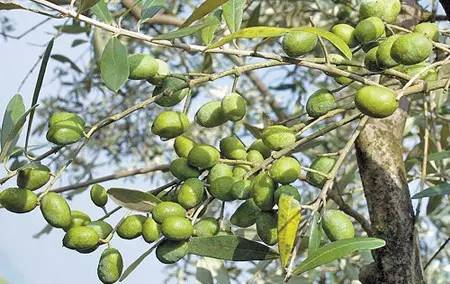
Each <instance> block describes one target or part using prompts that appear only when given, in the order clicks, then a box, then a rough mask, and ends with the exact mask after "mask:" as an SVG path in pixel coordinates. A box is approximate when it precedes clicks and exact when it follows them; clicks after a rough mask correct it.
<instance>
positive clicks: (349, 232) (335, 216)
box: [322, 210, 355, 241]
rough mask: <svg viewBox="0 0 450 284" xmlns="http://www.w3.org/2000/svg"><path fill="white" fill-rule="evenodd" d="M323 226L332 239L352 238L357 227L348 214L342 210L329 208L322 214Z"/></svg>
mask: <svg viewBox="0 0 450 284" xmlns="http://www.w3.org/2000/svg"><path fill="white" fill-rule="evenodd" d="M322 228H323V230H324V231H325V234H327V237H328V238H329V239H330V240H331V241H338V240H343V239H351V238H353V237H354V236H355V228H354V227H353V224H352V220H350V217H348V215H347V214H345V213H344V212H342V211H340V210H328V211H326V212H325V214H323V216H322Z"/></svg>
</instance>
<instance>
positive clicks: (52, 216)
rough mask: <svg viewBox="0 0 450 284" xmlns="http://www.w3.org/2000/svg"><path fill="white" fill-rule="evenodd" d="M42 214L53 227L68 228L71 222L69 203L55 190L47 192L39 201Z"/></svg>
mask: <svg viewBox="0 0 450 284" xmlns="http://www.w3.org/2000/svg"><path fill="white" fill-rule="evenodd" d="M40 209H41V212H42V216H44V219H45V220H46V221H47V222H48V224H49V225H50V226H52V227H55V228H63V229H64V228H68V227H69V226H70V224H71V223H72V215H71V212H70V207H69V204H67V201H66V200H65V199H64V197H62V195H61V194H59V193H56V192H48V193H46V194H45V195H44V196H42V198H41V201H40Z"/></svg>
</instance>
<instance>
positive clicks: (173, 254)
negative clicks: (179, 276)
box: [155, 240, 189, 264]
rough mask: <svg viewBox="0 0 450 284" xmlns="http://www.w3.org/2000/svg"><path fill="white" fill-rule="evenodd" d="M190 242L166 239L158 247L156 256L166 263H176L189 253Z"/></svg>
mask: <svg viewBox="0 0 450 284" xmlns="http://www.w3.org/2000/svg"><path fill="white" fill-rule="evenodd" d="M188 243H189V242H188V241H181V242H178V241H170V240H164V241H163V242H161V243H160V244H159V245H158V247H157V248H156V252H155V253H156V258H158V260H159V261H160V262H162V263H165V264H172V263H175V262H177V261H179V260H180V259H182V258H183V257H184V256H186V254H187V253H188V248H189V245H188Z"/></svg>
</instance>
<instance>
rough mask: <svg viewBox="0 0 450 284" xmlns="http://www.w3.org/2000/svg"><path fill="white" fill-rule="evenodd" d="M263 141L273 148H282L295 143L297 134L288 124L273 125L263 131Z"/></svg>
mask: <svg viewBox="0 0 450 284" xmlns="http://www.w3.org/2000/svg"><path fill="white" fill-rule="evenodd" d="M262 141H263V142H264V145H266V146H267V147H269V148H270V149H272V150H281V149H283V148H284V147H287V146H289V145H291V144H293V143H295V134H294V132H293V131H292V130H291V129H290V128H288V127H286V126H283V125H272V126H269V127H267V128H266V129H265V130H264V131H263V133H262Z"/></svg>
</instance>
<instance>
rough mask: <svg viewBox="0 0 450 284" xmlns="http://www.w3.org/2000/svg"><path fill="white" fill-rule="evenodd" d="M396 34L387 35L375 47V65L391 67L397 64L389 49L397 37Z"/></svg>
mask: <svg viewBox="0 0 450 284" xmlns="http://www.w3.org/2000/svg"><path fill="white" fill-rule="evenodd" d="M398 37H399V36H398V35H393V36H390V37H388V38H387V39H386V40H383V41H382V42H380V45H379V46H378V49H377V54H376V55H377V59H376V62H377V65H378V66H379V67H380V68H383V69H385V68H392V67H394V66H397V65H398V63H397V61H395V60H394V59H393V58H392V57H391V49H392V45H393V44H394V42H395V41H396V40H397V39H398Z"/></svg>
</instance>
